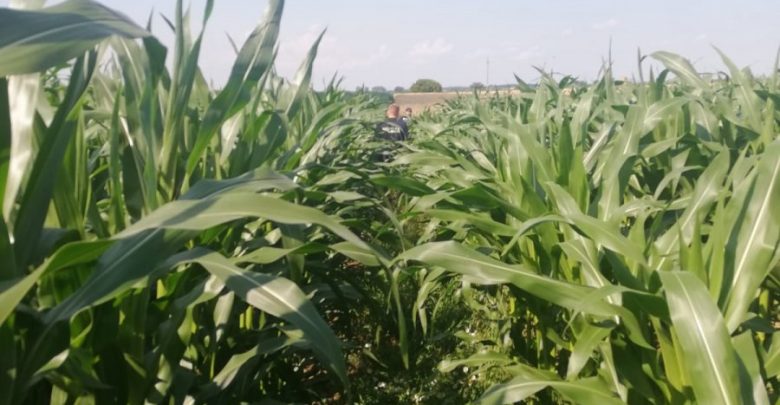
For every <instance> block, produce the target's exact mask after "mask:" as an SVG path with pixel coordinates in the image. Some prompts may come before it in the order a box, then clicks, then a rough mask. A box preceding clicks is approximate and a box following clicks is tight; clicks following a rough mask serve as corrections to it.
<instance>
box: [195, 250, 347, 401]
mask: <svg viewBox="0 0 780 405" xmlns="http://www.w3.org/2000/svg"><path fill="white" fill-rule="evenodd" d="M187 262H189V263H198V264H200V265H201V266H203V267H205V268H206V270H208V271H209V272H210V273H211V274H213V275H215V276H217V277H218V278H219V279H220V280H222V282H224V283H225V286H227V288H228V289H230V290H232V291H233V292H235V293H236V294H237V295H238V296H239V297H241V299H243V300H244V301H246V302H248V303H249V304H251V305H252V306H254V307H255V308H257V309H260V310H262V311H265V312H268V313H269V314H271V315H273V316H276V317H279V318H282V319H284V320H286V321H288V322H290V323H292V324H293V325H295V326H296V327H298V328H300V329H301V330H302V331H303V333H304V336H306V337H307V339H308V340H309V341H311V342H312V348H313V349H314V351H315V352H316V353H317V354H318V356H319V357H320V358H321V360H323V361H324V362H325V364H326V365H327V366H328V368H329V369H331V370H333V372H335V373H336V375H337V376H338V377H339V379H340V380H341V382H342V383H343V384H344V386H345V387H349V380H348V379H347V372H346V365H345V364H344V355H343V354H342V352H341V344H340V343H339V340H338V338H336V335H335V334H334V333H333V331H331V329H330V327H329V326H328V324H327V323H325V321H324V320H323V319H322V318H321V317H320V315H319V314H318V313H317V309H316V308H315V307H314V305H313V304H312V303H311V302H310V301H309V300H308V299H307V298H306V295H305V294H304V293H303V291H301V290H300V289H299V288H298V286H296V285H295V283H293V282H291V281H290V280H288V279H286V278H283V277H274V276H270V275H267V274H262V273H257V272H249V271H246V270H244V269H242V268H240V267H238V266H235V265H233V264H231V263H230V262H229V261H228V260H227V259H225V258H224V257H223V256H222V255H220V254H218V253H215V252H210V251H208V250H205V249H194V250H191V251H190V252H188V253H186V254H184V255H181V263H187Z"/></svg>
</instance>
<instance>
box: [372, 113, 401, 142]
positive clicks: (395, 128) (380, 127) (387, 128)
mask: <svg viewBox="0 0 780 405" xmlns="http://www.w3.org/2000/svg"><path fill="white" fill-rule="evenodd" d="M376 136H377V137H378V138H381V139H385V140H388V141H405V140H407V139H408V138H409V127H407V126H406V121H404V120H403V119H400V118H389V119H387V120H386V121H384V122H380V123H379V124H377V125H376Z"/></svg>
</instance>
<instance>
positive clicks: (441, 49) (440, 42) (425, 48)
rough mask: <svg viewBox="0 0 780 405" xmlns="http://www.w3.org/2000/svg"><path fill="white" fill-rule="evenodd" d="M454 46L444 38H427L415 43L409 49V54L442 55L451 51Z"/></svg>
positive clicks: (418, 55)
mask: <svg viewBox="0 0 780 405" xmlns="http://www.w3.org/2000/svg"><path fill="white" fill-rule="evenodd" d="M453 48H454V46H453V45H452V44H451V43H449V42H447V41H445V40H444V39H443V38H436V39H434V40H426V41H422V42H419V43H417V44H415V45H414V46H413V47H412V50H411V51H409V56H417V57H425V56H441V55H445V54H448V53H450V51H452V49H453Z"/></svg>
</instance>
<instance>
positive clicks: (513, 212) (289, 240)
mask: <svg viewBox="0 0 780 405" xmlns="http://www.w3.org/2000/svg"><path fill="white" fill-rule="evenodd" d="M283 5H284V2H283V1H280V0H277V1H271V2H270V7H269V8H268V10H267V11H266V15H265V17H264V19H263V22H262V23H261V24H259V25H258V27H257V29H256V30H255V31H253V33H252V34H251V35H250V36H249V38H248V39H247V40H246V42H245V43H244V44H243V45H242V46H241V47H240V48H239V52H238V55H237V58H236V61H235V64H234V67H233V70H232V72H231V76H230V78H229V80H228V83H227V84H226V86H225V87H224V88H222V89H220V90H215V89H211V88H209V87H208V86H207V85H206V83H205V81H204V80H203V76H202V74H201V73H200V70H199V68H198V60H199V58H200V57H201V56H202V55H200V42H201V35H202V34H201V33H191V32H190V30H189V29H188V24H189V22H188V19H189V18H188V15H187V13H185V12H184V11H183V7H182V4H181V2H178V3H177V8H176V12H175V13H174V16H173V18H171V19H170V25H171V27H172V28H173V29H174V30H175V34H176V35H175V38H176V39H175V43H174V45H173V46H172V47H171V49H167V48H166V47H165V46H163V45H162V44H161V43H160V42H159V41H157V40H156V39H155V37H154V36H152V35H151V34H150V31H151V27H146V29H144V28H141V27H139V26H137V25H136V24H135V23H134V22H132V21H129V20H128V19H127V18H125V17H124V16H122V15H119V14H116V13H115V12H113V11H111V10H108V9H106V8H103V7H101V6H99V5H98V4H97V3H93V2H86V1H66V2H64V3H62V4H61V5H58V6H55V7H52V8H48V9H44V10H42V11H31V12H20V11H15V10H8V9H0V27H2V28H0V76H2V78H0V190H3V194H2V200H3V203H4V205H3V207H4V210H3V215H2V221H0V228H2V229H0V261H2V264H1V265H0V347H1V348H2V349H0V350H2V356H0V403H3V404H5V403H9V404H11V403H185V402H186V403H233V402H253V403H277V402H281V403H320V404H324V403H331V404H335V403H365V404H382V403H428V404H430V403H437V404H439V403H442V404H447V403H453V404H459V403H465V402H469V401H473V402H474V403H480V404H498V403H515V402H521V401H525V402H526V403H566V402H576V403H581V404H599V405H604V404H611V403H631V404H667V403H672V404H684V403H701V404H713V403H723V404H741V403H756V404H769V403H775V402H777V400H778V398H779V395H780V391H778V389H779V388H780V386H778V379H777V376H778V374H780V342H779V341H778V338H777V336H780V335H777V333H778V327H777V325H778V322H780V319H779V318H780V317H779V316H778V312H777V308H778V305H777V304H778V299H779V298H780V295H779V294H778V291H780V290H779V287H780V286H779V284H778V276H780V268H779V267H778V259H779V258H780V255H779V254H778V244H779V243H780V212H778V207H780V141H778V140H777V134H778V124H780V121H779V120H778V119H779V118H780V116H778V114H777V111H776V107H775V103H776V102H777V101H778V100H780V91H778V87H777V86H778V75H777V74H774V75H771V76H770V77H754V76H753V74H752V73H751V72H750V71H749V70H746V69H739V68H737V67H736V66H735V65H734V64H733V63H732V62H731V61H730V60H729V59H728V58H727V57H726V56H725V55H723V64H724V67H725V70H726V71H727V73H726V74H724V75H723V76H722V78H720V79H718V80H712V81H709V80H704V79H703V78H702V76H701V75H699V74H698V73H697V72H696V71H695V70H694V69H693V67H692V66H691V65H690V63H689V62H687V61H686V60H685V59H684V58H682V57H680V56H678V55H674V54H671V53H667V52H657V53H654V54H652V55H648V56H642V57H641V58H640V60H639V66H640V69H643V74H645V73H647V71H646V69H644V68H643V67H642V66H643V63H644V61H645V59H646V58H648V57H650V58H653V59H654V60H656V61H657V62H659V63H660V64H662V65H663V66H664V69H663V70H662V71H661V72H658V73H657V74H654V73H653V72H650V74H649V75H647V76H646V77H644V76H642V75H640V77H641V78H642V79H641V80H640V81H638V82H624V81H616V80H614V79H613V77H612V74H611V71H610V69H609V67H608V66H607V67H605V69H604V70H603V72H602V74H601V76H600V78H599V80H598V81H596V82H594V83H591V84H584V83H581V82H577V81H575V80H574V79H573V78H571V77H565V78H563V79H557V78H553V77H551V76H548V75H544V76H543V78H542V80H541V82H540V83H539V84H538V85H537V86H535V87H534V88H530V87H528V86H526V85H524V84H523V83H519V85H518V91H517V92H516V93H511V94H501V93H497V94H492V95H491V96H489V97H477V96H474V95H472V96H463V97H459V98H457V99H454V100H449V101H447V103H446V105H445V106H443V107H442V108H441V109H440V110H438V111H435V112H428V113H425V114H421V115H419V116H417V117H416V118H415V121H414V123H413V129H412V130H413V133H414V139H413V140H412V141H411V142H409V143H406V144H402V145H400V144H385V143H382V142H380V141H377V140H375V139H374V138H373V134H372V133H371V128H372V122H373V121H374V120H376V119H377V118H378V117H379V116H381V112H382V107H383V106H382V105H381V104H380V102H379V101H378V100H376V99H374V98H372V97H371V96H370V95H369V94H361V93H355V94H350V93H347V92H344V91H342V90H340V89H339V88H338V82H337V81H335V80H334V81H333V82H332V83H331V85H330V86H328V88H327V89H325V90H324V91H321V92H315V91H313V90H312V89H311V88H310V79H311V70H312V64H313V63H314V61H315V60H316V53H317V47H318V44H319V40H318V41H316V42H315V43H314V44H313V45H312V48H311V50H310V52H309V53H308V54H307V56H306V58H305V59H304V60H303V61H302V63H301V67H300V69H299V71H298V74H296V76H295V77H294V78H293V79H292V80H287V79H284V78H281V77H279V76H278V75H277V74H276V73H275V71H274V69H273V55H274V50H275V47H276V44H277V43H278V27H279V23H280V21H281V16H282V10H283ZM206 7H207V10H206V12H205V13H204V15H205V19H206V20H207V19H208V17H209V14H210V10H211V8H212V7H213V3H212V2H208V3H207V6H206ZM42 17H52V18H51V19H50V20H48V19H44V20H46V21H53V22H52V23H51V24H53V25H51V26H46V27H44V26H40V25H36V23H35V21H41V18H42ZM66 17H67V18H66ZM69 18H78V19H79V21H80V22H81V23H80V24H77V26H72V25H69V24H68V22H69V21H71V20H69ZM98 20H100V23H98V22H97V21H98ZM58 24H59V25H58ZM62 30H72V31H71V32H70V34H71V35H72V36H73V38H74V40H73V41H72V42H71V43H69V44H68V46H64V45H63V44H61V43H60V41H59V39H58V34H56V33H61V32H62ZM32 36H35V38H39V39H41V40H39V41H34V42H30V41H24V40H20V39H24V38H29V37H32ZM23 56H24V57H23ZM166 58H167V59H169V60H172V63H171V64H166V63H165V61H166ZM380 150H386V151H388V152H390V153H391V154H392V156H393V159H392V160H391V161H389V162H380V161H378V160H377V159H374V158H373V157H372V156H374V155H375V154H376V152H378V151H380ZM263 401H265V402H263Z"/></svg>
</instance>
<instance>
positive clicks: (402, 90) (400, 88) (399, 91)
mask: <svg viewBox="0 0 780 405" xmlns="http://www.w3.org/2000/svg"><path fill="white" fill-rule="evenodd" d="M404 91H406V89H404V88H403V87H401V86H395V88H394V89H393V92H394V93H403V92H404Z"/></svg>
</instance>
